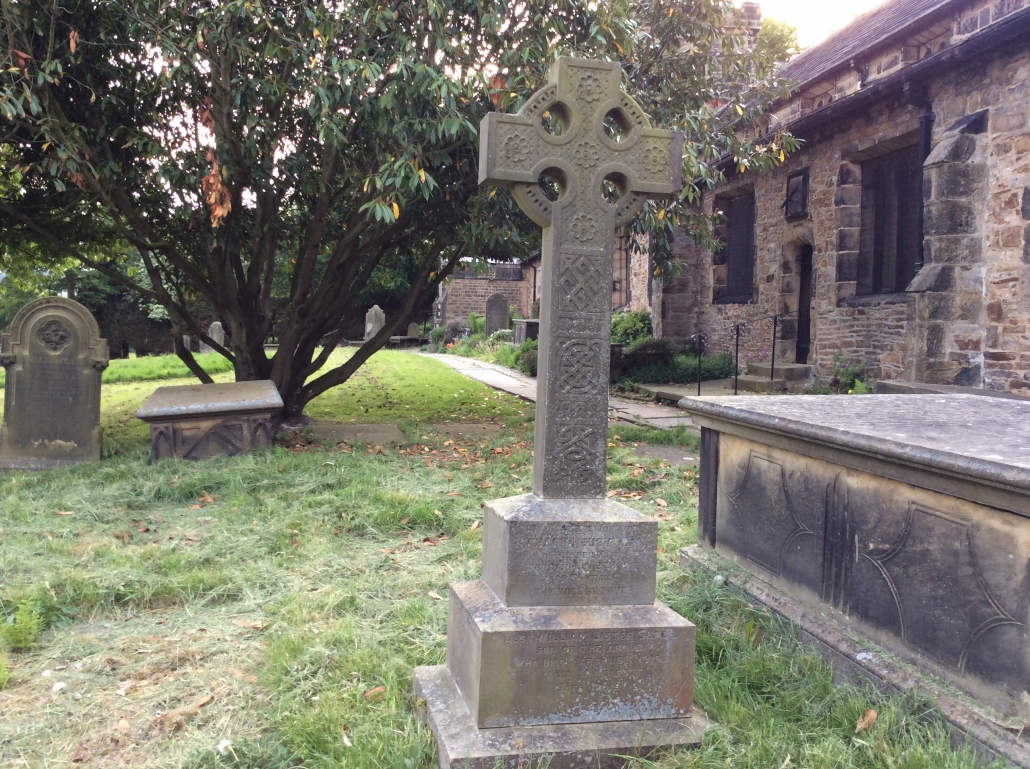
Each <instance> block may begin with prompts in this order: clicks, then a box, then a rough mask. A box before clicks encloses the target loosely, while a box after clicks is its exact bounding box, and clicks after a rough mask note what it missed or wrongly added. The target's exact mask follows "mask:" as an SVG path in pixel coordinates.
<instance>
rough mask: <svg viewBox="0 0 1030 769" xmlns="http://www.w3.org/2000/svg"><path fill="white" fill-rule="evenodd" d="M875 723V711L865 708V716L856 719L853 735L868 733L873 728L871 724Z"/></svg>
mask: <svg viewBox="0 0 1030 769" xmlns="http://www.w3.org/2000/svg"><path fill="white" fill-rule="evenodd" d="M875 723H876V711H875V710H873V709H872V708H866V711H865V715H864V716H862V717H861V718H860V719H858V723H857V724H856V725H855V734H859V733H860V732H866V731H869V730H870V729H872V728H873V724H875Z"/></svg>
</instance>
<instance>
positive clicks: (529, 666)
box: [447, 580, 695, 729]
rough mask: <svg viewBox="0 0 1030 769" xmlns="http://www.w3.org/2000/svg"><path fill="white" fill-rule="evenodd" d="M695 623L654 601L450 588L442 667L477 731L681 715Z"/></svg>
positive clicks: (688, 692)
mask: <svg viewBox="0 0 1030 769" xmlns="http://www.w3.org/2000/svg"><path fill="white" fill-rule="evenodd" d="M694 633H695V630H694V626H693V625H692V624H691V623H690V622H688V621H687V620H685V619H683V617H681V616H680V615H678V614H676V612H674V611H672V610H671V609H669V608H668V607H667V606H664V605H662V604H650V605H641V606H589V607H587V606H576V607H571V608H568V609H552V608H547V607H525V608H510V607H506V606H504V604H502V603H501V602H500V601H499V600H498V598H497V596H495V595H494V593H493V591H492V590H490V588H489V587H487V586H486V583H484V582H483V581H481V580H480V581H476V582H463V583H459V584H455V585H452V586H451V605H450V615H449V621H448V627H447V639H448V644H447V668H448V670H449V671H450V672H451V675H452V676H453V677H454V682H455V684H456V685H457V687H458V690H459V691H460V692H461V693H462V695H463V696H464V698H465V704H466V705H467V707H468V709H469V712H470V713H472V717H473V719H475V721H476V724H477V725H478V726H479V728H480V729H489V728H492V727H497V726H537V725H540V724H578V723H595V722H598V721H639V720H648V721H653V720H655V719H663V718H684V717H686V716H689V715H690V709H691V707H692V706H693V704H694Z"/></svg>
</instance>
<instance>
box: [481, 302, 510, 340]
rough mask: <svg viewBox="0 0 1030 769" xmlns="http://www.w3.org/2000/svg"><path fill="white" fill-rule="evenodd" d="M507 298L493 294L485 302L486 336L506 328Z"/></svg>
mask: <svg viewBox="0 0 1030 769" xmlns="http://www.w3.org/2000/svg"><path fill="white" fill-rule="evenodd" d="M508 306H509V305H508V298H507V297H506V296H504V294H493V295H492V296H490V298H489V299H487V300H486V318H485V323H486V335H487V336H490V335H491V334H493V333H495V332H497V331H501V330H502V329H506V328H508Z"/></svg>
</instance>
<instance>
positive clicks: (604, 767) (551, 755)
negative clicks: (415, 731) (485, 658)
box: [415, 665, 711, 769]
mask: <svg viewBox="0 0 1030 769" xmlns="http://www.w3.org/2000/svg"><path fill="white" fill-rule="evenodd" d="M415 697H416V698H417V699H418V700H419V715H420V716H421V717H422V719H423V720H424V721H427V722H428V723H429V726H430V728H431V729H432V732H433V737H434V739H435V740H436V744H437V755H438V759H439V764H438V765H439V766H440V767H442V768H443V769H528V768H529V767H537V766H546V767H547V769H618V767H622V766H625V764H626V760H625V759H624V758H623V756H643V755H647V754H649V753H651V752H652V751H653V750H654V749H655V748H657V747H659V746H675V745H697V744H699V743H700V742H701V737H702V736H703V735H704V733H705V732H706V731H707V730H708V728H709V727H710V726H711V723H710V722H709V720H708V717H707V716H706V715H705V713H704V711H702V710H700V709H698V708H694V709H693V710H692V711H691V712H690V715H689V716H687V717H685V718H675V719H663V720H661V721H607V722H602V723H585V724H547V725H543V726H517V727H500V728H496V729H478V728H477V727H476V722H475V720H474V719H473V718H472V714H471V713H470V712H469V709H468V708H467V707H466V706H465V701H464V700H463V699H462V696H461V692H459V691H458V688H457V687H456V686H455V684H454V679H453V678H452V677H451V674H450V673H449V672H448V671H447V668H446V667H445V666H444V665H437V666H435V667H422V668H416V670H415Z"/></svg>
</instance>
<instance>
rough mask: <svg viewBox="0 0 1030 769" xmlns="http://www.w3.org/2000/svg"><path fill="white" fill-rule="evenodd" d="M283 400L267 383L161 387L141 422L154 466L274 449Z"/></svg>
mask: <svg viewBox="0 0 1030 769" xmlns="http://www.w3.org/2000/svg"><path fill="white" fill-rule="evenodd" d="M282 408H283V400H282V398H281V397H280V395H279V391H278V390H277V389H276V387H275V385H274V384H273V383H272V382H270V381H267V380H264V381H256V382H226V383H221V384H203V385H201V384H198V385H183V386H180V387H159V388H157V389H156V390H155V391H154V392H153V394H152V395H151V396H150V397H149V398H147V399H146V400H145V401H144V402H143V405H142V406H140V408H139V411H137V412H136V416H137V417H138V418H139V419H142V420H143V421H144V422H146V423H147V424H149V425H150V458H151V461H154V462H156V461H158V460H161V459H171V458H172V457H179V458H182V459H209V458H210V457H213V456H217V455H220V454H227V455H229V456H236V455H237V454H244V453H247V452H249V451H251V450H252V449H255V448H258V447H262V446H271V445H272V433H273V430H274V429H275V423H276V421H277V419H278V418H279V415H280V414H281V412H282Z"/></svg>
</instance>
